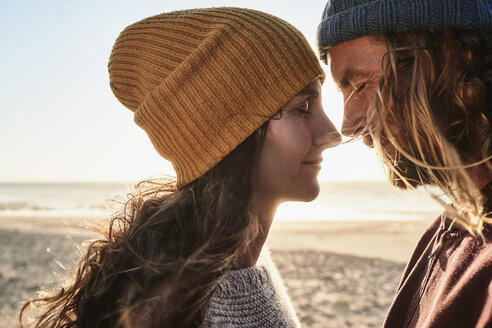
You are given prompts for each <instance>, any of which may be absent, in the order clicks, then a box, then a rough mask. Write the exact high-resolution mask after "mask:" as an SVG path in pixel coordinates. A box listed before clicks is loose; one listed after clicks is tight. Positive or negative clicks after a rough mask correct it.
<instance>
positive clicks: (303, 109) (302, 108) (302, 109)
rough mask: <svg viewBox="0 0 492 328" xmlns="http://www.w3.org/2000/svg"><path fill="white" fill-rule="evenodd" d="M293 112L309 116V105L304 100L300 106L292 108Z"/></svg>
mask: <svg viewBox="0 0 492 328" xmlns="http://www.w3.org/2000/svg"><path fill="white" fill-rule="evenodd" d="M294 110H296V111H298V112H300V113H302V114H306V115H307V114H311V112H310V111H309V103H308V101H307V100H304V102H303V103H302V104H301V105H299V106H297V107H296V108H294Z"/></svg>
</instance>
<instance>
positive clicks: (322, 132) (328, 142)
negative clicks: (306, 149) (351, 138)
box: [314, 112, 342, 149]
mask: <svg viewBox="0 0 492 328" xmlns="http://www.w3.org/2000/svg"><path fill="white" fill-rule="evenodd" d="M321 116H322V117H321V118H320V119H319V121H318V123H319V127H318V129H317V131H318V133H317V134H316V136H315V138H314V144H315V146H317V147H320V148H322V149H327V148H331V147H335V146H338V145H339V144H340V143H341V142H342V136H341V135H340V133H339V132H338V131H337V129H336V127H335V125H333V123H332V122H331V121H330V119H329V118H328V116H326V114H325V113H324V112H323V114H322V115H321Z"/></svg>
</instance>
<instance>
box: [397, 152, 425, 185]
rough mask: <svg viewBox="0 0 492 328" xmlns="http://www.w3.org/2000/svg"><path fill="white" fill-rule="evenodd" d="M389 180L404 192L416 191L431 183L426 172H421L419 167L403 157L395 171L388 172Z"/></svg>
mask: <svg viewBox="0 0 492 328" xmlns="http://www.w3.org/2000/svg"><path fill="white" fill-rule="evenodd" d="M395 171H396V172H395ZM388 178H389V180H390V182H391V184H392V185H393V186H395V187H398V188H400V189H402V190H408V189H414V188H417V187H419V186H423V185H427V184H429V183H430V181H429V178H428V174H427V173H426V171H425V170H419V168H418V166H417V165H415V164H414V163H413V162H412V161H410V160H409V159H407V158H405V157H403V156H402V159H400V160H399V161H398V162H397V163H396V164H395V165H394V166H393V169H389V170H388Z"/></svg>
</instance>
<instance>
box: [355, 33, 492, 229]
mask: <svg viewBox="0 0 492 328" xmlns="http://www.w3.org/2000/svg"><path fill="white" fill-rule="evenodd" d="M384 41H385V42H386V45H387V49H388V52H387V54H386V56H385V57H384V59H383V63H382V64H383V67H384V75H383V78H382V79H381V80H380V84H379V88H378V93H377V97H376V99H375V101H374V102H373V104H372V106H371V108H370V109H369V111H368V119H367V120H368V124H367V129H366V131H365V137H364V138H365V139H366V140H365V141H366V142H367V143H373V145H374V147H375V149H376V150H377V152H378V154H379V157H380V159H381V161H382V162H383V164H385V165H384V166H385V167H386V169H387V174H388V176H389V178H390V180H391V181H392V182H393V184H394V185H395V186H398V187H401V188H414V187H416V186H419V185H432V186H437V187H439V188H440V189H441V190H442V191H443V192H444V194H445V195H446V196H447V197H448V198H449V200H450V201H451V204H447V201H444V200H442V199H441V198H440V197H438V196H436V195H435V194H433V197H434V198H435V199H436V200H437V201H438V202H439V203H441V204H442V205H443V206H444V207H445V208H446V210H447V215H448V216H450V217H451V218H453V219H455V222H456V223H457V224H458V225H461V226H462V227H464V228H466V229H467V230H468V231H470V233H472V234H473V235H481V231H482V228H483V224H484V222H487V221H488V222H491V221H492V220H491V219H490V218H488V215H489V213H488V212H487V210H488V209H487V202H490V199H488V200H487V199H486V197H484V195H483V193H482V192H481V191H480V190H479V188H477V185H476V184H475V183H474V181H473V179H472V178H471V175H470V170H471V169H473V168H475V169H476V168H477V167H480V170H482V172H486V174H485V176H486V177H487V176H490V174H491V173H492V166H491V161H490V159H491V153H492V149H491V143H492V130H491V122H492V35H491V33H489V32H485V31H469V30H455V29H446V30H421V31H409V32H397V33H387V34H385V35H384ZM389 149H390V150H389ZM391 149H392V151H391ZM475 182H476V181H475ZM489 210H490V209H489Z"/></svg>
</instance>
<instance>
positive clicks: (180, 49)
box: [109, 8, 324, 186]
mask: <svg viewBox="0 0 492 328" xmlns="http://www.w3.org/2000/svg"><path fill="white" fill-rule="evenodd" d="M109 74H110V85H111V88H112V90H113V92H114V94H115V95H116V97H117V98H118V100H120V101H121V103H123V104H124V105H125V106H126V107H128V108H129V109H130V110H132V111H133V112H134V113H135V122H136V123H137V124H138V125H139V126H140V127H141V128H142V129H144V130H145V131H146V132H147V134H148V136H149V138H150V140H151V141H152V143H153V145H154V147H155V149H156V150H157V151H158V152H159V154H160V155H161V156H162V157H164V158H165V159H167V160H169V161H171V163H172V164H173V167H174V169H175V171H176V173H177V180H178V181H177V183H178V186H183V185H186V184H188V183H189V182H191V181H193V180H195V179H196V178H198V177H200V176H201V175H203V174H204V173H206V172H207V171H208V170H210V169H211V168H212V167H213V166H215V165H216V164H217V163H218V162H219V161H221V160H222V159H223V158H224V157H225V156H226V155H228V154H229V153H230V152H231V151H232V150H233V149H234V148H236V147H237V146H238V145H239V144H240V143H242V142H243V141H244V140H245V139H246V138H247V137H249V136H250V135H251V134H252V133H253V132H254V131H256V130H257V129H258V128H259V127H261V125H263V123H264V122H265V121H267V120H268V119H269V118H270V117H271V116H272V115H274V114H275V113H276V112H277V111H278V110H279V109H280V108H282V107H283V106H284V105H285V104H286V103H287V102H289V100H291V99H292V98H293V97H294V96H295V95H296V94H297V93H298V92H299V91H301V90H302V89H303V88H304V87H305V86H306V85H308V84H309V83H311V82H312V81H314V80H315V79H316V78H318V77H321V78H324V72H323V70H322V69H321V66H320V64H319V61H318V59H317V58H316V55H315V53H314V52H313V50H312V49H311V47H310V46H309V44H308V42H307V41H306V39H305V38H304V36H303V35H302V34H301V33H300V32H299V31H298V30H297V29H295V28H294V27H293V26H292V25H290V24H288V23H287V22H285V21H283V20H281V19H279V18H277V17H275V16H272V15H269V14H266V13H262V12H259V11H254V10H249V9H240V8H210V9H192V10H184V11H178V12H171V13H165V14H161V15H157V16H154V17H149V18H146V19H144V20H142V21H140V22H137V23H135V24H132V25H130V26H128V27H127V28H126V29H125V30H124V31H123V32H122V33H121V34H120V36H119V37H118V39H117V40H116V43H115V45H114V47H113V51H112V53H111V57H110V61H109Z"/></svg>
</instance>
